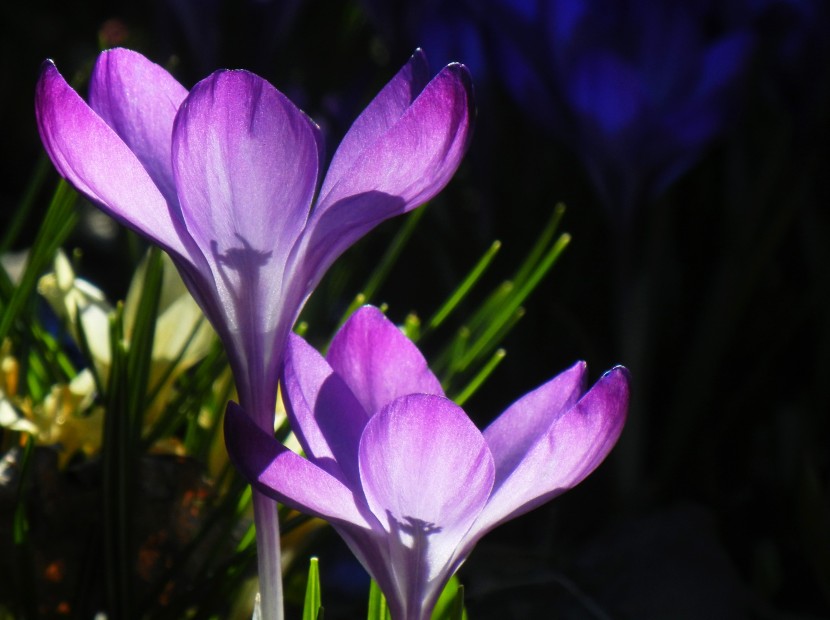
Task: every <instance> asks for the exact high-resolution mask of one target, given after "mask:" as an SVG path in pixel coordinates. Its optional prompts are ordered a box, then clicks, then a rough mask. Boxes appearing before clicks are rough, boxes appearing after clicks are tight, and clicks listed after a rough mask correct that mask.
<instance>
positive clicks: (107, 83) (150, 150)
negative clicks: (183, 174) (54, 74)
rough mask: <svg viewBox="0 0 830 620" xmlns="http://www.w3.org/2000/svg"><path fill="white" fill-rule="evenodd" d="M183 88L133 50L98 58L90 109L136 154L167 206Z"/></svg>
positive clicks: (173, 190)
mask: <svg viewBox="0 0 830 620" xmlns="http://www.w3.org/2000/svg"><path fill="white" fill-rule="evenodd" d="M186 96H187V90H186V89H185V88H184V86H182V85H181V84H179V83H178V82H177V81H176V80H175V79H174V78H173V76H171V75H170V74H169V73H168V72H167V71H165V70H164V69H163V68H161V67H160V66H159V65H157V64H155V63H154V62H150V61H149V60H147V59H146V58H145V57H144V56H142V55H141V54H139V53H137V52H133V51H132V50H127V49H121V48H117V49H112V50H108V51H105V52H102V53H101V54H100V55H99V56H98V61H97V62H96V63H95V68H94V69H93V71H92V76H91V77H90V83H89V105H90V107H91V108H92V109H93V110H95V111H96V112H97V113H98V115H99V116H100V117H101V118H103V119H104V121H105V122H106V123H107V124H108V125H109V126H110V127H112V128H113V130H115V132H116V133H117V134H118V135H119V136H120V137H121V139H122V140H123V141H124V142H125V143H126V144H127V146H128V147H130V150H132V151H133V153H135V155H136V157H138V159H139V161H140V162H141V163H142V164H143V165H144V168H145V169H146V170H147V172H148V173H149V175H150V177H151V178H152V179H153V181H154V182H155V184H156V186H157V187H158V188H159V190H161V193H162V194H163V195H164V196H165V197H166V198H167V200H168V201H169V202H170V204H171V205H177V204H178V198H177V197H176V187H175V183H174V181H173V168H172V165H171V158H170V153H171V141H172V136H173V119H175V118H176V111H177V110H178V109H179V106H180V105H181V103H182V101H183V100H184V98H185V97H186Z"/></svg>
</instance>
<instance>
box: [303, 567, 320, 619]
mask: <svg viewBox="0 0 830 620" xmlns="http://www.w3.org/2000/svg"><path fill="white" fill-rule="evenodd" d="M318 564H319V562H318V560H317V558H311V560H310V561H309V564H308V582H307V583H306V589H305V604H304V605H303V620H318V618H319V615H320V603H321V595H320V567H319V566H318Z"/></svg>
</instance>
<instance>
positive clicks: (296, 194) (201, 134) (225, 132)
mask: <svg viewBox="0 0 830 620" xmlns="http://www.w3.org/2000/svg"><path fill="white" fill-rule="evenodd" d="M318 140H319V131H318V129H317V128H316V126H315V125H314V124H313V123H312V122H311V121H310V120H309V119H308V118H307V117H306V116H305V115H304V114H303V113H302V112H300V111H299V110H298V109H297V108H296V107H295V106H294V104H292V103H291V102H290V101H289V100H288V99H287V98H286V97H285V96H284V95H282V94H281V93H280V92H279V91H277V90H276V89H275V88H274V87H273V86H271V85H270V84H268V82H266V81H265V80H263V79H262V78H260V77H257V76H256V75H253V74H252V73H248V72H247V71H218V72H216V73H214V74H213V75H211V76H210V77H208V78H206V79H205V80H202V81H201V82H199V83H198V84H197V85H196V86H195V87H194V88H193V90H192V91H191V93H190V94H189V95H188V97H187V98H186V99H185V101H184V103H182V105H181V107H180V108H179V113H178V115H177V116H176V121H175V125H174V128H173V168H174V173H175V176H176V187H177V189H178V195H179V199H180V202H181V208H182V215H183V217H184V220H185V222H186V224H187V228H188V230H189V231H190V233H191V235H192V236H193V238H194V239H195V241H196V243H197V244H198V245H199V247H200V248H202V251H203V252H204V253H205V258H206V260H207V261H208V263H209V264H210V266H211V271H212V272H213V276H214V286H215V293H214V298H215V301H214V304H213V306H214V307H215V308H218V309H221V316H222V324H223V328H224V331H225V337H224V339H225V341H226V346H228V348H229V349H230V351H229V353H231V359H232V364H233V366H234V375H235V376H236V377H237V380H238V381H241V382H243V388H244V390H245V391H247V390H248V386H247V385H245V383H244V382H247V383H250V384H251V385H254V386H259V387H258V388H257V389H258V390H259V391H260V392H267V393H269V394H270V393H271V386H272V385H273V387H274V390H273V391H274V392H275V391H276V372H277V371H278V369H277V365H278V361H279V357H280V353H281V349H282V346H283V339H284V338H285V337H286V336H287V333H288V330H289V329H290V327H291V324H292V323H293V320H294V319H295V315H296V313H297V312H298V311H299V306H300V304H301V302H302V300H303V298H304V291H305V289H304V287H299V286H296V287H295V286H290V283H286V282H284V281H283V276H284V272H285V265H286V262H287V260H288V259H287V257H288V255H289V254H290V253H291V251H292V248H293V246H294V244H295V242H296V240H297V238H298V236H299V235H300V233H301V231H302V229H303V227H304V225H305V222H306V218H307V216H308V212H309V208H310V205H311V200H312V196H313V194H314V189H315V185H316V182H317V172H318V165H319V150H318ZM287 289H289V290H287ZM295 289H296V290H295ZM297 291H300V292H297ZM217 329H218V328H217ZM260 382H262V383H260ZM263 385H264V386H265V387H262V386H263ZM244 397H245V396H243V394H240V398H244ZM243 402H244V401H243ZM266 404H267V403H266ZM245 406H246V407H248V408H249V409H255V411H249V413H252V414H253V415H255V416H257V419H262V420H263V421H264V420H265V418H266V417H269V416H271V415H273V410H271V411H270V412H265V411H259V409H260V407H255V406H252V405H251V404H250V403H245ZM267 408H268V407H267V406H265V407H264V409H267ZM264 427H265V424H264V423H263V428H264Z"/></svg>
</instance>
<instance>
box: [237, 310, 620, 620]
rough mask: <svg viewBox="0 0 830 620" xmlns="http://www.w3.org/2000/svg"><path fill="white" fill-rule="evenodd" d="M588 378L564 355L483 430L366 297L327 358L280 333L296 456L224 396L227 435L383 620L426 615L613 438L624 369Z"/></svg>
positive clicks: (259, 484)
mask: <svg viewBox="0 0 830 620" xmlns="http://www.w3.org/2000/svg"><path fill="white" fill-rule="evenodd" d="M586 373H587V368H586V365H585V364H584V363H582V362H580V363H577V364H575V365H574V366H572V367H571V368H569V369H568V370H566V371H565V372H563V373H561V374H560V375H558V376H556V377H555V378H553V379H551V380H550V381H548V382H547V383H545V384H543V385H542V386H540V387H538V388H536V389H535V390H533V391H532V392H530V393H528V394H526V395H525V396H523V397H522V398H520V399H519V400H518V401H516V402H515V403H514V404H513V405H511V406H510V407H509V408H508V409H507V410H506V411H505V412H504V413H502V414H501V416H499V417H498V418H497V419H496V420H495V421H494V422H493V423H492V424H490V426H489V427H488V428H487V429H486V430H485V431H484V432H483V433H482V432H480V431H479V430H478V429H477V428H476V427H475V425H474V424H473V423H472V421H471V420H470V419H469V418H468V417H467V415H466V414H465V413H464V411H463V410H462V409H461V408H460V407H458V406H457V405H455V404H454V403H453V402H452V401H450V400H449V399H447V398H446V397H445V395H444V393H443V391H442V389H441V385H440V383H439V381H438V379H437V378H436V377H435V375H433V374H432V372H430V370H429V368H428V367H427V364H426V361H425V360H424V358H423V356H422V355H421V353H420V352H419V351H418V349H417V348H416V347H415V345H414V344H412V342H410V341H409V340H408V339H407V338H406V337H405V336H404V335H403V334H402V333H401V332H400V330H398V329H397V328H396V327H395V325H393V324H392V323H391V322H390V321H389V320H387V319H386V318H385V317H384V316H383V315H382V314H381V313H380V311H378V310H377V309H375V308H372V307H369V306H367V307H364V308H362V309H360V310H358V311H357V312H356V313H355V314H354V315H352V317H351V318H350V319H349V320H348V322H347V323H346V324H345V325H344V326H343V327H342V328H341V329H340V331H339V332H338V333H337V335H336V336H335V337H334V340H333V341H332V343H331V347H330V349H329V351H328V354H327V356H326V357H325V358H323V357H322V356H320V355H319V354H318V353H317V352H316V351H315V350H314V349H313V348H311V347H310V346H309V345H308V344H306V342H305V341H303V340H302V339H301V338H300V337H298V336H293V335H292V337H291V339H290V340H289V344H288V348H287V351H286V363H285V370H284V375H283V388H284V391H283V394H284V397H285V403H286V407H287V410H288V414H289V417H290V420H291V424H292V428H293V429H294V432H295V433H296V435H297V437H298V439H299V440H300V443H301V445H302V447H303V450H304V452H305V454H306V457H307V458H302V457H301V456H299V455H297V454H295V453H294V452H291V451H290V450H288V449H287V448H285V446H283V445H282V444H281V443H279V442H278V441H276V440H275V439H274V438H273V434H272V433H265V432H263V431H262V430H260V429H258V428H257V427H256V426H255V425H253V424H252V423H251V421H250V418H249V417H248V416H246V415H245V414H244V413H243V412H242V410H241V409H240V407H238V406H237V405H235V404H233V403H231V404H229V405H228V412H227V415H226V418H225V440H226V442H227V447H228V452H229V454H230V456H231V459H232V460H233V462H234V463H235V464H236V466H237V467H238V468H239V469H240V471H242V473H243V474H244V475H245V476H246V477H247V478H248V479H249V480H251V482H252V484H253V485H254V486H255V488H257V489H259V490H260V491H261V492H262V493H265V494H267V495H270V496H271V497H273V498H275V499H277V500H279V501H281V502H284V503H285V504H287V505H289V506H292V507H294V508H296V509H298V510H301V511H304V512H306V513H309V514H312V515H315V516H318V517H322V518H324V519H327V520H328V521H330V522H331V524H332V526H333V527H334V528H335V529H336V530H337V531H338V532H339V533H340V535H341V536H342V537H343V538H344V540H345V541H346V542H347V543H348V545H349V546H350V548H351V549H352V551H353V552H354V553H355V555H356V556H357V557H358V559H359V560H360V561H361V563H362V564H363V565H364V566H365V567H366V569H367V570H368V571H369V573H371V575H372V576H373V577H374V579H375V580H376V581H377V582H378V584H379V585H380V587H381V589H382V590H383V592H384V593H385V594H386V597H387V599H388V602H389V605H390V608H391V610H392V617H393V618H394V619H395V620H424V619H426V618H429V617H430V612H431V611H432V609H433V607H434V605H435V602H436V600H437V597H438V595H439V594H440V592H441V590H442V589H443V587H444V585H445V584H446V583H447V580H448V579H449V578H450V577H451V576H452V574H453V573H454V572H455V571H456V570H457V569H458V567H459V566H460V565H461V564H462V563H463V562H464V560H465V559H466V558H467V556H468V555H469V554H470V552H471V551H472V549H473V547H474V545H475V544H476V543H477V542H478V540H479V539H480V538H481V537H482V536H483V535H484V534H486V533H487V532H489V531H490V530H492V529H493V528H494V527H496V526H497V525H499V524H501V523H504V522H505V521H507V520H508V519H512V518H513V517H516V516H518V515H520V514H523V513H525V512H527V511H529V510H531V509H532V508H535V507H536V506H539V505H540V504H542V503H544V502H547V501H548V500H550V499H551V498H553V497H556V496H557V495H559V494H560V493H563V492H564V491H566V490H567V489H570V488H571V487H573V486H574V485H576V484H578V483H579V482H580V481H581V480H583V479H584V478H585V477H586V476H587V475H588V474H589V473H591V471H593V470H594V468H596V467H597V466H598V465H599V464H600V463H601V462H602V460H603V459H604V458H605V456H606V455H607V454H608V452H609V451H610V450H611V448H612V447H613V445H614V443H615V442H616V441H617V438H618V437H619V435H620V432H621V431H622V426H623V423H624V420H625V415H626V412H627V408H628V392H629V389H628V372H627V371H626V370H625V369H624V368H621V367H617V368H615V369H613V370H611V371H610V372H608V373H606V374H605V375H604V376H603V377H602V378H601V379H600V380H599V381H598V382H597V383H596V384H595V385H594V386H593V387H592V388H591V389H589V390H587V391H586Z"/></svg>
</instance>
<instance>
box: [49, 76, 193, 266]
mask: <svg viewBox="0 0 830 620" xmlns="http://www.w3.org/2000/svg"><path fill="white" fill-rule="evenodd" d="M35 112H36V115H37V123H38V130H39V131H40V137H41V140H42V141H43V145H44V147H45V148H46V152H47V153H48V154H49V157H50V158H51V159H52V163H54V165H55V168H57V170H58V172H59V173H60V174H61V176H63V177H64V178H65V179H66V180H67V181H69V182H70V183H71V184H72V185H73V186H75V188H76V189H78V191H80V192H81V193H83V194H85V195H86V196H87V197H88V198H89V199H90V200H92V201H94V202H95V203H97V204H98V205H100V206H101V208H102V209H103V210H104V211H105V212H106V213H108V214H109V215H111V216H112V217H114V218H115V219H117V220H119V221H120V222H122V223H123V224H125V225H126V226H129V227H130V228H132V229H133V230H135V231H136V232H138V233H139V234H141V235H144V236H145V237H147V238H149V239H151V240H153V241H154V242H156V243H157V244H159V245H160V246H162V247H163V248H164V249H166V250H168V251H169V252H171V253H172V254H174V255H178V256H179V257H180V258H181V259H184V262H188V261H189V260H190V254H189V252H188V250H187V249H186V245H185V243H184V242H183V240H182V236H180V225H179V224H177V222H176V220H175V216H173V215H171V212H170V209H169V207H168V204H167V201H166V200H165V198H164V196H163V195H162V194H161V192H160V191H159V189H158V187H156V185H155V184H154V183H153V180H152V179H151V177H150V176H149V174H148V173H147V171H146V170H145V168H144V166H142V164H141V162H140V161H139V160H138V159H137V158H136V156H135V155H134V154H133V152H132V151H131V150H130V149H129V147H128V146H127V145H126V144H125V143H124V142H123V140H121V138H119V137H118V135H117V134H116V133H115V132H114V131H113V130H112V129H111V128H110V127H109V126H108V125H107V124H106V123H105V122H104V121H103V119H101V117H100V116H98V115H97V114H96V113H95V112H94V111H93V110H92V109H91V108H90V107H89V106H88V105H87V104H86V102H85V101H84V100H83V99H81V97H80V96H79V95H78V94H77V93H76V92H75V91H74V90H73V89H72V88H71V87H70V86H69V84H67V83H66V80H64V79H63V76H61V74H60V73H58V70H57V68H55V65H54V64H52V63H51V62H49V61H47V62H46V63H44V65H43V69H42V71H41V74H40V79H39V80H38V84H37V91H36V94H35Z"/></svg>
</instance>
